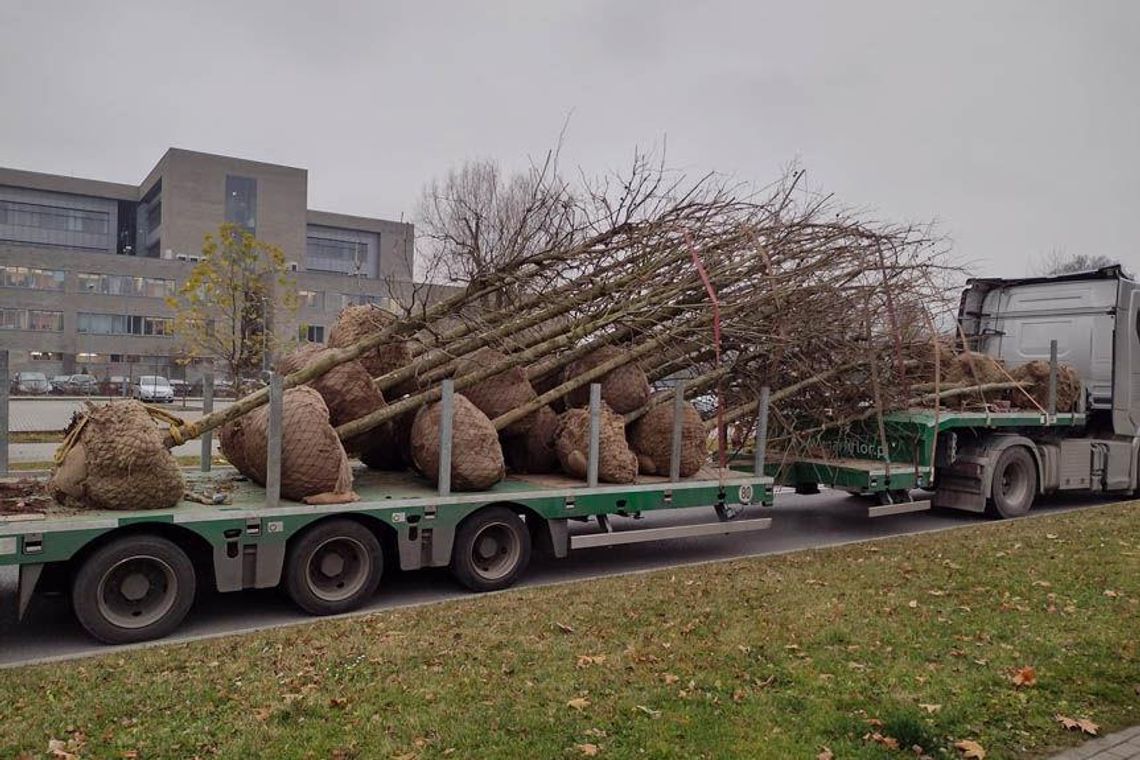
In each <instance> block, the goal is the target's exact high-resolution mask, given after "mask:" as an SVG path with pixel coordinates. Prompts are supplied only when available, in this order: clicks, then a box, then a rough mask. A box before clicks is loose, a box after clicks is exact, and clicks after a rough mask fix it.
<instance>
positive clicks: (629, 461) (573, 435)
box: [555, 404, 637, 483]
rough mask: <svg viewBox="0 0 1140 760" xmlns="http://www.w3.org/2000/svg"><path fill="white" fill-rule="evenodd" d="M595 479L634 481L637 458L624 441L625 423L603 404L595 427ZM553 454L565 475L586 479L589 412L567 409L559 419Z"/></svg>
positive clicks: (608, 481) (588, 448) (588, 454)
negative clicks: (596, 460)
mask: <svg viewBox="0 0 1140 760" xmlns="http://www.w3.org/2000/svg"><path fill="white" fill-rule="evenodd" d="M598 431H599V435H598V480H599V481H601V482H605V483H632V482H633V481H634V480H636V479H637V456H636V455H635V454H634V453H633V452H632V451H630V449H629V444H627V443H626V440H625V421H624V420H623V419H622V417H621V415H620V414H615V413H614V411H613V410H612V409H610V408H609V407H608V406H607V405H605V404H602V408H601V417H600V419H599V424H598ZM555 451H556V452H557V453H558V461H559V463H560V464H561V465H562V469H563V471H565V472H566V474H567V475H572V476H573V477H576V478H582V479H585V478H586V476H587V469H588V466H589V461H590V411H589V410H588V409H570V410H568V411H566V412H563V414H562V416H561V417H559V418H558V430H557V432H556V433H555Z"/></svg>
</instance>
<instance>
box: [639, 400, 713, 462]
mask: <svg viewBox="0 0 1140 760" xmlns="http://www.w3.org/2000/svg"><path fill="white" fill-rule="evenodd" d="M626 435H627V437H628V438H629V447H630V449H632V450H633V453H634V454H636V455H637V464H638V469H639V470H640V472H641V474H643V475H668V474H669V466H670V463H671V462H672V460H673V402H672V401H669V402H666V403H662V404H658V405H657V406H655V407H653V408H652V409H650V410H649V411H648V412H646V413H645V414H644V415H642V416H641V417H640V418H639V419H637V420H635V421H634V422H633V424H631V425H630V426H629V428H628V429H627V430H626ZM706 440H707V437H706V435H705V425H704V422H702V421H701V415H700V413H699V412H698V411H697V410H696V408H695V407H694V406H693V405H692V404H690V403H688V402H685V403H684V404H683V405H682V412H681V477H683V478H687V477H689V476H691V475H696V474H697V472H698V471H699V470H700V469H701V467H702V466H704V463H705V455H706V448H705V444H706Z"/></svg>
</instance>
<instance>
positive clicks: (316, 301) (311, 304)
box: [297, 290, 325, 310]
mask: <svg viewBox="0 0 1140 760" xmlns="http://www.w3.org/2000/svg"><path fill="white" fill-rule="evenodd" d="M297 298H298V299H299V300H300V302H301V306H305V307H308V308H310V309H320V310H323V309H324V308H325V294H324V293H323V292H321V291H319V290H298V291H297Z"/></svg>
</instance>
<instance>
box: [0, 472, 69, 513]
mask: <svg viewBox="0 0 1140 760" xmlns="http://www.w3.org/2000/svg"><path fill="white" fill-rule="evenodd" d="M49 510H50V511H52V512H53V513H57V512H61V511H62V512H63V513H67V512H71V511H74V510H68V509H66V508H65V507H62V506H60V505H59V504H58V503H57V502H56V501H55V499H53V498H52V497H51V495H50V494H49V493H48V492H47V484H46V483H45V482H44V481H42V480H38V479H36V478H3V479H0V515H2V516H4V517H6V518H9V519H10V518H11V517H13V516H16V515H21V516H22V515H35V516H37V517H38V516H39V515H43V514H47V512H48V511H49Z"/></svg>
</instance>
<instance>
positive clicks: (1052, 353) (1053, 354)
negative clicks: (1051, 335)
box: [1045, 339, 1057, 417]
mask: <svg viewBox="0 0 1140 760" xmlns="http://www.w3.org/2000/svg"><path fill="white" fill-rule="evenodd" d="M1045 408H1046V409H1048V410H1049V416H1050V417H1056V416H1057V341H1056V339H1053V340H1051V341H1049V403H1048V405H1047V406H1046V407H1045Z"/></svg>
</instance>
